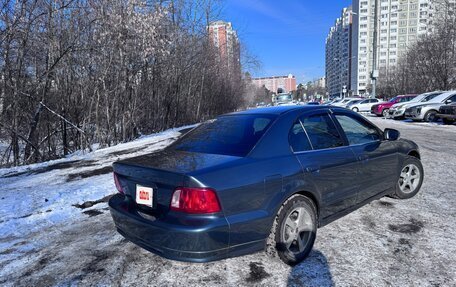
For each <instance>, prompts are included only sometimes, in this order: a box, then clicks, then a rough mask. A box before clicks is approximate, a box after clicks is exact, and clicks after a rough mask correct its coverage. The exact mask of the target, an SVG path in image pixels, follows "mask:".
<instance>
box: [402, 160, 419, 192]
mask: <svg viewBox="0 0 456 287" xmlns="http://www.w3.org/2000/svg"><path fill="white" fill-rule="evenodd" d="M420 180H421V172H420V169H419V168H418V167H417V166H416V165H414V164H408V165H406V166H405V167H404V168H403V169H402V171H401V175H400V176H399V188H400V189H401V191H402V192H403V193H412V192H414V191H415V190H416V188H417V187H418V185H419V184H420Z"/></svg>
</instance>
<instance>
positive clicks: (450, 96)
mask: <svg viewBox="0 0 456 287" xmlns="http://www.w3.org/2000/svg"><path fill="white" fill-rule="evenodd" d="M454 102H456V91H449V92H445V93H443V94H440V95H438V96H437V97H435V98H433V99H432V100H430V101H428V102H426V103H416V104H412V105H410V106H409V107H408V108H407V109H406V110H405V118H407V119H412V120H414V121H425V122H432V121H435V120H436V119H437V118H436V115H437V114H438V112H439V109H440V107H442V106H444V105H449V104H451V103H454Z"/></svg>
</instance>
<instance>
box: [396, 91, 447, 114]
mask: <svg viewBox="0 0 456 287" xmlns="http://www.w3.org/2000/svg"><path fill="white" fill-rule="evenodd" d="M442 93H443V92H441V91H435V92H430V93H424V94H421V95H418V96H416V97H415V98H413V99H412V100H410V101H408V102H405V103H403V102H401V103H397V104H394V105H393V106H392V107H391V108H390V110H389V114H388V117H389V118H392V119H395V120H400V119H404V118H405V116H404V113H405V110H406V109H407V108H408V107H409V106H410V105H412V104H415V103H425V102H428V101H430V100H432V99H433V98H435V97H437V96H438V95H440V94H442Z"/></svg>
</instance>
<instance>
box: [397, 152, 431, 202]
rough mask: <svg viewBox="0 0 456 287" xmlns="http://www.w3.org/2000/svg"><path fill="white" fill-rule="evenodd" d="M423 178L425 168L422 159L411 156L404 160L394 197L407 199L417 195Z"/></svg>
mask: <svg viewBox="0 0 456 287" xmlns="http://www.w3.org/2000/svg"><path fill="white" fill-rule="evenodd" d="M423 178H424V170H423V165H422V164H421V161H420V160H419V159H418V158H416V157H412V156H409V157H408V158H407V159H406V160H405V161H404V164H403V167H402V170H401V173H400V175H399V180H398V181H397V184H396V192H395V193H394V194H393V197H395V198H400V199H407V198H411V197H413V196H415V194H417V193H418V191H419V190H420V188H421V185H422V184H423Z"/></svg>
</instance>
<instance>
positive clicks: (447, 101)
mask: <svg viewBox="0 0 456 287" xmlns="http://www.w3.org/2000/svg"><path fill="white" fill-rule="evenodd" d="M452 102H453V101H452V100H446V101H445V104H446V105H449V104H451V103H452Z"/></svg>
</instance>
